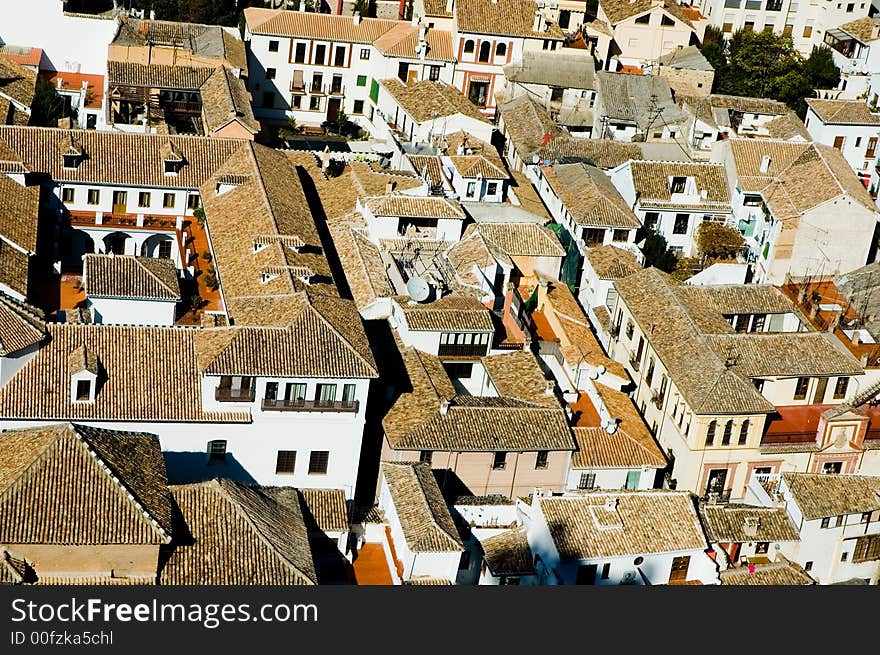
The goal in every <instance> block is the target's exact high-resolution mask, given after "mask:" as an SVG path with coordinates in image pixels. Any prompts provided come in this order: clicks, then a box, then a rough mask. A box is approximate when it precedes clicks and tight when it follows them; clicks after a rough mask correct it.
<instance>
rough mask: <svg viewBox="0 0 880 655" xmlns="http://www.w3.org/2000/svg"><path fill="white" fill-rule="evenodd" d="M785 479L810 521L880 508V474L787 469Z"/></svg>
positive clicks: (793, 497) (805, 516)
mask: <svg viewBox="0 0 880 655" xmlns="http://www.w3.org/2000/svg"><path fill="white" fill-rule="evenodd" d="M782 479H783V480H784V482H785V484H786V485H787V486H788V489H789V491H790V493H791V497H792V499H793V500H794V502H795V503H797V506H798V508H799V509H800V510H801V513H802V514H803V516H804V518H805V519H806V520H808V521H812V520H814V519H820V518H825V517H826V516H839V515H841V514H861V513H862V512H874V511H877V510H878V509H880V476H867V475H821V474H814V473H783V474H782Z"/></svg>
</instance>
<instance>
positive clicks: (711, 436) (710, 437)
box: [706, 421, 718, 446]
mask: <svg viewBox="0 0 880 655" xmlns="http://www.w3.org/2000/svg"><path fill="white" fill-rule="evenodd" d="M717 429H718V421H710V422H709V429H708V430H706V445H707V446H711V445H712V444H713V443H714V442H715V430H717Z"/></svg>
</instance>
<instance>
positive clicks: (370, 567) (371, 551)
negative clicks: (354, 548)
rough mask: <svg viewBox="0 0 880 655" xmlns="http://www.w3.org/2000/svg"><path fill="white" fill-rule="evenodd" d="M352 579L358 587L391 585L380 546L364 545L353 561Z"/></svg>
mask: <svg viewBox="0 0 880 655" xmlns="http://www.w3.org/2000/svg"><path fill="white" fill-rule="evenodd" d="M353 567H354V577H355V580H356V581H357V584H359V585H392V584H394V581H393V580H392V579H391V572H390V571H388V562H387V561H386V559H385V551H384V550H383V549H382V544H365V545H364V546H363V547H362V548H361V549H360V550H359V551H358V556H357V559H356V560H354V563H353Z"/></svg>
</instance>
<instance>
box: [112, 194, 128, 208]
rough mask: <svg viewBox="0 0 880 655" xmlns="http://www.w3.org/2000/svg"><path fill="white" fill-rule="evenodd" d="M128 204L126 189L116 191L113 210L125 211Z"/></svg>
mask: <svg viewBox="0 0 880 655" xmlns="http://www.w3.org/2000/svg"><path fill="white" fill-rule="evenodd" d="M127 204H128V192H126V191H114V192H113V211H115V212H116V211H118V212H124V211H125V206H126V205H127Z"/></svg>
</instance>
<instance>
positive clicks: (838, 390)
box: [834, 378, 849, 400]
mask: <svg viewBox="0 0 880 655" xmlns="http://www.w3.org/2000/svg"><path fill="white" fill-rule="evenodd" d="M848 386H849V378H837V383H836V384H835V385H834V399H835V400H840V399H841V398H846V389H847V387H848Z"/></svg>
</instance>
